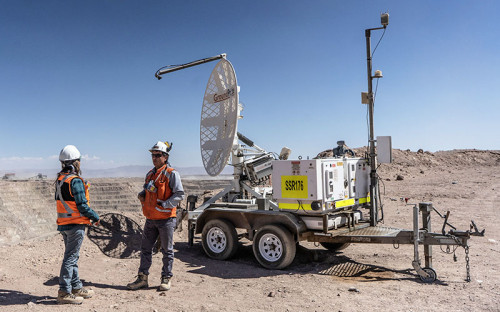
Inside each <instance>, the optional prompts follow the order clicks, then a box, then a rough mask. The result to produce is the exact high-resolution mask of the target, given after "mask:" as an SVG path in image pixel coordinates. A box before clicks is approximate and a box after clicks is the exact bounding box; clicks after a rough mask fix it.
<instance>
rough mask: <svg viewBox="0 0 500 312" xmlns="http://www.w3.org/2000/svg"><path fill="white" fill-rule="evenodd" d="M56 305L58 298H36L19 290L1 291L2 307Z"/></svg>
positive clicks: (0, 300) (0, 304)
mask: <svg viewBox="0 0 500 312" xmlns="http://www.w3.org/2000/svg"><path fill="white" fill-rule="evenodd" d="M31 304H33V305H38V304H42V305H55V304H57V300H56V297H51V296H34V295H30V294H25V293H23V292H21V291H17V290H9V289H0V306H9V305H28V308H29V305H31Z"/></svg>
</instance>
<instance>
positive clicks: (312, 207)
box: [272, 158, 369, 215]
mask: <svg viewBox="0 0 500 312" xmlns="http://www.w3.org/2000/svg"><path fill="white" fill-rule="evenodd" d="M272 183H273V198H274V199H275V200H276V202H277V203H278V208H279V210H281V211H288V212H292V213H296V214H301V215H311V214H313V215H318V214H324V213H325V212H329V211H333V210H336V209H339V208H343V207H349V206H354V205H357V204H364V203H366V202H367V197H368V191H369V166H368V165H367V163H366V160H365V159H362V158H326V159H311V160H276V161H274V162H273V174H272ZM356 185H359V187H358V188H357V187H356Z"/></svg>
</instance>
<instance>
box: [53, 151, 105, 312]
mask: <svg viewBox="0 0 500 312" xmlns="http://www.w3.org/2000/svg"><path fill="white" fill-rule="evenodd" d="M80 159H81V154H80V151H79V150H78V149H77V148H76V147H75V146H74V145H66V146H65V147H64V148H63V149H62V150H61V152H60V153H59V161H60V162H61V171H60V172H59V173H58V174H57V181H56V194H55V198H56V206H57V230H58V231H59V232H60V233H61V235H62V236H63V239H64V247H65V250H64V258H63V261H62V265H61V271H60V274H59V291H58V295H57V302H58V303H60V304H81V303H82V302H83V300H84V299H86V298H91V297H92V296H93V295H94V291H93V290H91V289H87V288H84V287H83V284H82V282H81V281H80V277H79V274H78V258H79V254H80V247H81V245H82V242H83V238H84V237H85V226H86V225H91V224H98V222H99V216H98V215H97V213H96V212H95V211H94V210H92V208H90V207H89V191H88V183H87V181H85V180H84V179H82V178H81V177H80V174H81V170H80Z"/></svg>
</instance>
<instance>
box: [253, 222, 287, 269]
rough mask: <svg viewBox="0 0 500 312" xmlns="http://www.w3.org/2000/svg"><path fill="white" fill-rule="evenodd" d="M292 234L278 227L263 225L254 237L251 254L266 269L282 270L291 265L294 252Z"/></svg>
mask: <svg viewBox="0 0 500 312" xmlns="http://www.w3.org/2000/svg"><path fill="white" fill-rule="evenodd" d="M296 248H297V247H296V245H295V241H294V239H293V237H292V234H291V233H290V232H289V231H288V230H287V229H285V228H283V227H282V226H280V225H265V226H263V227H262V228H261V229H260V230H259V231H258V232H257V234H256V235H255V238H254V241H253V253H254V255H255V258H257V261H259V263H260V264H261V265H262V266H263V267H265V268H266V269H277V270H279V269H283V268H286V267H287V266H288V265H290V263H292V261H293V259H294V258H295V252H296V250H297V249H296Z"/></svg>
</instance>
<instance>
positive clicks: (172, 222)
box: [127, 141, 184, 291]
mask: <svg viewBox="0 0 500 312" xmlns="http://www.w3.org/2000/svg"><path fill="white" fill-rule="evenodd" d="M171 149H172V144H171V143H168V142H161V141H159V142H157V143H156V144H155V145H154V146H153V147H152V148H151V149H150V150H149V151H150V152H151V157H152V161H153V165H154V168H153V169H151V170H150V171H149V172H148V174H147V175H146V179H145V183H144V190H142V191H141V192H140V193H139V194H138V196H137V197H138V199H139V200H140V201H141V204H142V212H143V214H144V216H145V217H146V224H145V225H144V232H143V235H142V242H141V262H140V265H139V272H138V275H137V279H136V280H135V281H134V282H132V283H130V284H128V285H127V288H128V289H130V290H137V289H140V288H145V287H148V275H149V268H150V267H151V261H152V252H153V247H154V245H155V243H156V240H157V239H158V238H160V242H161V251H162V253H163V267H162V272H161V280H160V287H159V288H158V290H160V291H165V290H169V289H170V285H171V281H170V280H171V278H172V276H173V274H172V265H173V263H174V229H175V226H176V218H175V216H176V207H177V204H178V203H179V202H180V201H181V200H182V199H183V198H184V189H183V187H182V182H181V178H180V175H179V173H178V172H177V171H176V170H174V168H172V167H170V166H169V163H168V158H169V155H170V150H171Z"/></svg>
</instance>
